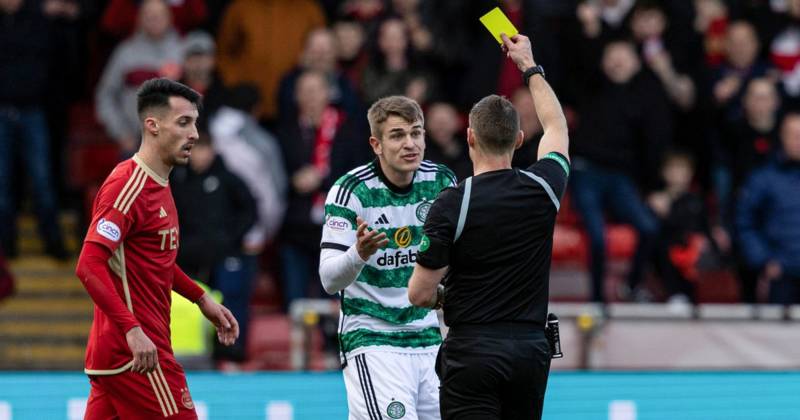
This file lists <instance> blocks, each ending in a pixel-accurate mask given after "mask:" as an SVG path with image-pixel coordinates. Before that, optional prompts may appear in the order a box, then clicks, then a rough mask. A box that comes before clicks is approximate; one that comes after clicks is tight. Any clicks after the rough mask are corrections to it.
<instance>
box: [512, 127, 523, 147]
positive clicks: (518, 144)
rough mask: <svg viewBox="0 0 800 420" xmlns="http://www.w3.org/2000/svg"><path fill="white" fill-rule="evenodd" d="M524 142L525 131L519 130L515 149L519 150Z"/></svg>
mask: <svg viewBox="0 0 800 420" xmlns="http://www.w3.org/2000/svg"><path fill="white" fill-rule="evenodd" d="M524 142H525V132H524V131H522V130H519V133H518V134H517V141H516V142H515V143H514V150H517V149H519V148H520V147H522V143H524Z"/></svg>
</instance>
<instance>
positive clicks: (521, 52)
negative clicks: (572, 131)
mask: <svg viewBox="0 0 800 420" xmlns="http://www.w3.org/2000/svg"><path fill="white" fill-rule="evenodd" d="M501 36H502V38H503V47H504V48H505V50H506V51H507V52H508V56H509V57H511V59H512V60H514V63H515V64H516V65H517V68H519V70H520V71H521V72H524V71H525V70H527V69H529V68H531V67H535V66H536V62H535V61H534V59H533V50H532V49H531V41H530V39H529V38H528V37H526V36H525V35H521V34H520V35H515V36H513V37H511V38H509V37H507V36H506V35H505V34H502V35H501ZM528 89H529V90H530V92H531V95H533V103H534V107H535V108H536V115H537V116H538V117H539V122H541V124H542V129H543V130H544V134H543V135H542V140H541V141H540V142H539V151H538V158H539V159H541V158H543V157H544V156H546V155H547V154H549V153H553V152H555V153H560V154H561V155H563V156H564V157H566V158H567V159H569V133H568V130H567V119H566V118H565V117H564V111H563V110H562V109H561V103H559V102H558V98H557V97H556V94H555V92H553V89H552V88H551V87H550V84H549V83H547V81H546V80H545V79H544V77H542V76H540V75H533V76H531V78H530V79H528Z"/></svg>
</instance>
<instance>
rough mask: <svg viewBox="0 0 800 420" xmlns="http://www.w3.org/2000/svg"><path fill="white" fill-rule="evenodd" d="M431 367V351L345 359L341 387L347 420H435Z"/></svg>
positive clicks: (433, 356)
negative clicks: (345, 400) (343, 392)
mask: <svg viewBox="0 0 800 420" xmlns="http://www.w3.org/2000/svg"><path fill="white" fill-rule="evenodd" d="M435 364H436V352H435V351H434V352H430V353H392V352H386V351H375V352H367V353H361V354H359V355H356V356H353V357H348V359H347V367H345V368H344V384H345V387H346V388H347V407H348V409H349V411H350V420H380V419H405V420H418V419H419V420H434V419H435V420H439V419H440V418H441V417H440V413H439V377H438V376H436V371H435Z"/></svg>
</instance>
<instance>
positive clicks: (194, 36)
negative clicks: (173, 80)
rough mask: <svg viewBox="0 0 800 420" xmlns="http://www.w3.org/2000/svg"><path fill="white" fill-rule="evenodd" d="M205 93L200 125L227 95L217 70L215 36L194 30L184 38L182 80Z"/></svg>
mask: <svg viewBox="0 0 800 420" xmlns="http://www.w3.org/2000/svg"><path fill="white" fill-rule="evenodd" d="M180 82H181V83H183V84H184V85H186V86H189V87H190V88H192V89H194V90H195V91H197V92H198V93H200V94H201V95H203V112H202V115H201V116H200V123H199V125H200V126H201V128H205V127H203V126H204V125H205V121H206V120H207V118H208V116H209V115H211V114H213V113H214V112H215V111H216V110H217V108H219V106H220V103H221V102H222V100H223V97H224V95H225V92H224V90H225V87H224V86H223V85H222V80H221V79H220V78H219V74H218V73H217V71H216V56H215V45H214V38H212V37H211V35H209V34H207V33H205V32H203V31H194V32H191V33H189V34H187V35H186V37H185V38H184V40H183V71H182V77H181V80H180Z"/></svg>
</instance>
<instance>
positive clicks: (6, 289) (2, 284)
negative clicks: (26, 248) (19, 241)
mask: <svg viewBox="0 0 800 420" xmlns="http://www.w3.org/2000/svg"><path fill="white" fill-rule="evenodd" d="M13 294H14V276H13V275H11V271H9V269H8V263H7V262H6V257H5V255H3V248H2V247H0V302H2V301H3V299H5V298H7V297H9V296H11V295H13Z"/></svg>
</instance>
